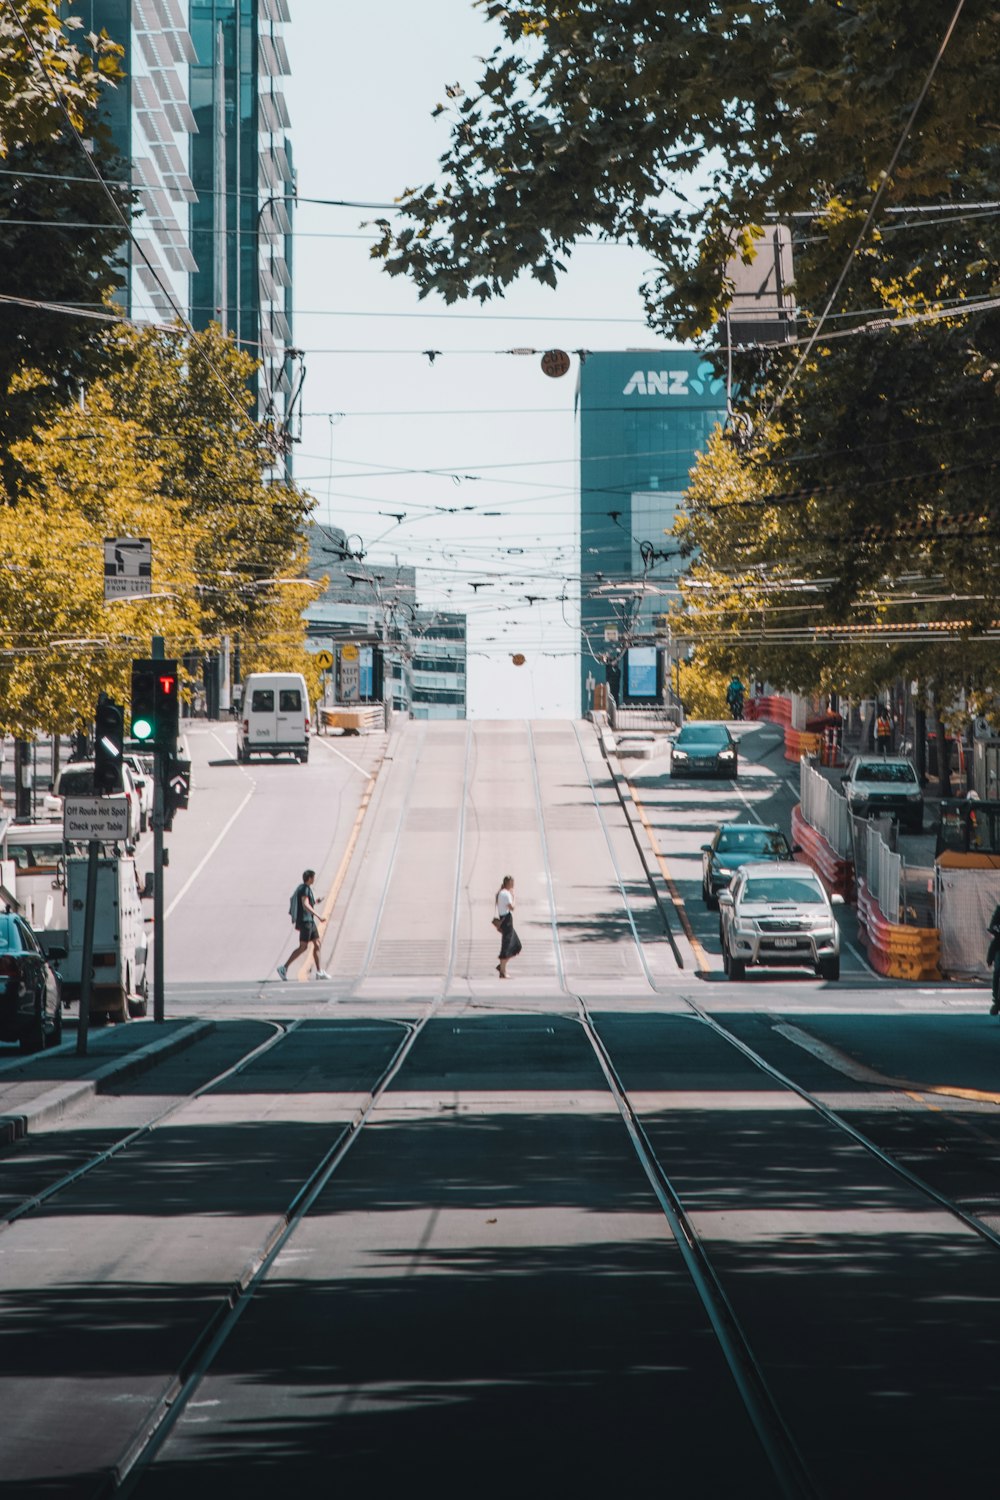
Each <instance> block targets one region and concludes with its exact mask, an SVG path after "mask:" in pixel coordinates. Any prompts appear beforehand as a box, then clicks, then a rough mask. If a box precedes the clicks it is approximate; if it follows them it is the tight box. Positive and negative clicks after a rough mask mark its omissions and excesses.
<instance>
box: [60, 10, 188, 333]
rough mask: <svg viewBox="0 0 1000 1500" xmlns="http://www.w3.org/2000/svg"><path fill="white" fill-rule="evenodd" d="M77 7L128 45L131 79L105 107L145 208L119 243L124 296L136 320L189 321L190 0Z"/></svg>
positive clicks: (110, 93)
mask: <svg viewBox="0 0 1000 1500" xmlns="http://www.w3.org/2000/svg"><path fill="white" fill-rule="evenodd" d="M71 9H72V11H73V14H74V15H78V16H80V18H81V19H82V20H83V22H84V24H85V26H86V27H87V28H88V29H89V30H93V31H98V32H99V31H101V30H102V29H103V30H105V31H106V32H107V33H108V35H109V36H110V37H111V38H112V39H113V40H114V41H116V42H118V43H119V44H120V45H121V46H122V48H123V49H124V57H123V59H122V67H123V69H124V72H125V77H124V79H123V80H122V82H121V83H120V84H119V85H118V86H117V87H116V88H114V89H108V90H107V91H106V95H105V110H106V116H107V119H108V122H109V124H110V127H111V133H112V136H113V138H114V141H115V144H116V146H117V148H118V151H119V153H120V155H121V158H122V161H123V162H124V163H126V164H127V166H128V168H129V172H130V180H131V183H132V186H133V187H134V188H135V190H136V193H137V206H138V207H139V209H140V210H141V212H140V214H139V215H138V216H137V218H136V219H135V220H134V224H133V238H132V239H131V240H127V241H125V242H124V243H123V245H122V260H123V262H124V266H125V286H124V288H123V290H122V292H121V294H120V299H119V300H120V302H121V305H122V307H123V309H124V311H125V312H126V313H127V314H128V316H129V317H132V318H136V319H138V320H140V321H144V320H149V321H152V322H172V321H173V319H174V318H176V317H177V316H178V314H181V315H182V316H183V317H185V318H186V317H188V316H189V315H190V309H191V276H192V274H193V272H194V271H195V269H196V268H195V260H194V256H193V255H192V253H191V237H190V226H189V222H188V204H190V203H191V202H193V200H194V196H195V192H194V186H193V184H192V182H191V176H190V140H191V136H192V134H193V132H194V130H195V122H194V116H193V115H192V113H191V108H190V105H189V102H188V69H189V67H190V64H191V62H192V61H193V59H194V48H193V46H192V42H191V35H190V32H189V31H188V26H187V13H188V4H187V0H75V3H74V4H73V6H72V7H71Z"/></svg>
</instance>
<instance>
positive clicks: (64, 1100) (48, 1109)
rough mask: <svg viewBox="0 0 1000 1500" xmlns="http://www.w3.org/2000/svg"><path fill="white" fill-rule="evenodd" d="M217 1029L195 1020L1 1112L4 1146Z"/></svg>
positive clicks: (0, 1130) (0, 1136) (0, 1135)
mask: <svg viewBox="0 0 1000 1500" xmlns="http://www.w3.org/2000/svg"><path fill="white" fill-rule="evenodd" d="M214 1030H215V1022H214V1021H192V1022H191V1024H190V1025H189V1026H183V1027H182V1028H181V1029H180V1031H175V1032H174V1034H173V1036H169V1037H164V1038H163V1040H162V1041H158V1042H150V1043H149V1044H148V1046H145V1047H140V1048H139V1051H138V1052H131V1053H129V1054H128V1055H127V1056H126V1057H116V1058H114V1059H112V1061H111V1062H107V1063H104V1064H103V1066H101V1067H99V1068H98V1069H97V1070H96V1071H95V1072H93V1073H91V1074H89V1075H88V1076H87V1077H86V1078H78V1079H73V1080H70V1081H67V1082H66V1083H60V1084H57V1085H56V1086H55V1087H54V1088H51V1089H49V1090H48V1092H47V1093H44V1094H39V1096H38V1098H37V1099H31V1100H29V1101H28V1102H27V1103H25V1104H24V1105H23V1107H22V1108H21V1109H19V1110H17V1111H16V1112H14V1113H11V1114H5V1115H0V1145H3V1146H9V1145H12V1144H13V1143H14V1142H15V1141H19V1140H23V1139H24V1137H25V1136H26V1135H28V1134H29V1132H30V1131H31V1130H32V1129H33V1128H36V1127H37V1126H39V1125H41V1124H43V1123H44V1122H46V1121H48V1120H55V1119H58V1118H59V1116H60V1115H63V1114H65V1113H66V1111H67V1110H68V1109H71V1108H72V1107H73V1106H74V1105H75V1104H78V1103H79V1102H80V1100H81V1099H86V1098H88V1097H93V1096H95V1095H97V1094H99V1093H101V1092H102V1090H103V1088H104V1085H105V1084H106V1083H109V1082H110V1081H111V1080H112V1079H118V1078H132V1077H136V1076H138V1075H139V1074H140V1073H145V1072H147V1071H148V1069H150V1068H152V1067H155V1066H156V1064H157V1063H159V1062H162V1061H163V1060H164V1058H167V1057H170V1056H172V1054H173V1053H175V1052H182V1051H183V1050H184V1049H185V1048H186V1047H189V1046H191V1045H192V1044H193V1043H194V1042H197V1041H200V1040H201V1038H202V1037H204V1036H207V1035H208V1034H209V1032H212V1031H214Z"/></svg>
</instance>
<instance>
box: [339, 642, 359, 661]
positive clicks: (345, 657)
mask: <svg viewBox="0 0 1000 1500" xmlns="http://www.w3.org/2000/svg"><path fill="white" fill-rule="evenodd" d="M340 659H341V661H357V659H358V648H357V646H355V645H353V644H348V645H346V646H341V648H340Z"/></svg>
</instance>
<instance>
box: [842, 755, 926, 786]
mask: <svg viewBox="0 0 1000 1500" xmlns="http://www.w3.org/2000/svg"><path fill="white" fill-rule="evenodd" d="M854 779H855V781H916V779H917V773H916V771H915V770H914V769H913V767H912V766H911V765H909V764H908V763H907V762H906V761H905V760H904V761H898V760H897V761H892V760H865V761H862V762H861V764H860V765H859V766H858V769H857V770H856V771H855V773H854Z"/></svg>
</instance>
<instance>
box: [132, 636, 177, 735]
mask: <svg viewBox="0 0 1000 1500" xmlns="http://www.w3.org/2000/svg"><path fill="white" fill-rule="evenodd" d="M179 728H180V700H179V697H178V689H177V663H176V662H175V661H161V660H156V659H148V658H147V659H146V660H143V661H134V662H133V663H132V738H133V739H135V740H142V741H143V742H144V743H145V744H147V745H155V746H156V747H157V749H159V750H167V751H171V752H172V751H173V750H174V748H175V747H176V744H177V734H178V730H179Z"/></svg>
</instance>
